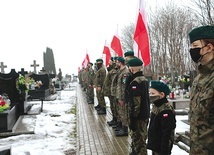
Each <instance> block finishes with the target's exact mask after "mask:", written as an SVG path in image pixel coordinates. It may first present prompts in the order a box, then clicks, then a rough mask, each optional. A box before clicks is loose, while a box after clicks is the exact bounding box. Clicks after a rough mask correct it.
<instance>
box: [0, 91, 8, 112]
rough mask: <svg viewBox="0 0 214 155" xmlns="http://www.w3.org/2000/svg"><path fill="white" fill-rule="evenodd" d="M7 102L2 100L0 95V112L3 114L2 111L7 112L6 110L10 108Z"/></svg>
mask: <svg viewBox="0 0 214 155" xmlns="http://www.w3.org/2000/svg"><path fill="white" fill-rule="evenodd" d="M8 100H9V99H7V98H3V97H2V96H1V95H0V112H3V111H4V110H7V109H9V108H10V106H9V103H7V102H8Z"/></svg>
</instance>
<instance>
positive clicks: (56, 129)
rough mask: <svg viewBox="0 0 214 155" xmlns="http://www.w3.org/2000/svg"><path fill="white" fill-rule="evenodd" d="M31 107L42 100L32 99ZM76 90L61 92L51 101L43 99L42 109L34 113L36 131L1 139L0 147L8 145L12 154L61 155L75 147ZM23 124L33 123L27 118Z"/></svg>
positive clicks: (70, 151)
mask: <svg viewBox="0 0 214 155" xmlns="http://www.w3.org/2000/svg"><path fill="white" fill-rule="evenodd" d="M32 102H34V104H37V105H34V106H33V107H32V108H33V109H32V110H34V109H36V108H39V107H40V102H41V101H32ZM75 104H76V90H72V91H61V95H60V96H58V97H57V99H56V100H54V101H44V105H43V112H42V113H41V114H39V115H36V123H35V126H34V132H35V134H25V135H19V136H12V137H8V138H4V139H0V148H1V147H5V146H11V154H12V155H64V154H70V155H72V152H75V150H76V138H75V137H76V135H75V134H76V116H75ZM23 123H25V124H29V126H32V123H33V122H32V120H31V119H30V118H26V119H23Z"/></svg>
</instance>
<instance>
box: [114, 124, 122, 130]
mask: <svg viewBox="0 0 214 155" xmlns="http://www.w3.org/2000/svg"><path fill="white" fill-rule="evenodd" d="M121 129H122V123H121V122H118V123H117V127H116V128H115V129H114V131H120V130H121Z"/></svg>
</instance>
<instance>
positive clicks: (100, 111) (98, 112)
mask: <svg viewBox="0 0 214 155" xmlns="http://www.w3.org/2000/svg"><path fill="white" fill-rule="evenodd" d="M97 114H98V115H105V114H106V108H101V109H100V110H98V111H97Z"/></svg>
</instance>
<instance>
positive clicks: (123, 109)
mask: <svg viewBox="0 0 214 155" xmlns="http://www.w3.org/2000/svg"><path fill="white" fill-rule="evenodd" d="M117 104H118V115H119V116H120V117H119V118H120V121H121V122H122V126H126V127H128V104H125V103H124V105H123V106H121V105H120V104H119V102H118V103H117Z"/></svg>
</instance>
